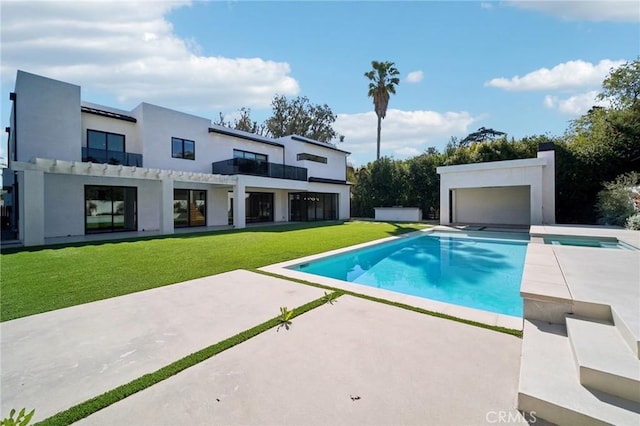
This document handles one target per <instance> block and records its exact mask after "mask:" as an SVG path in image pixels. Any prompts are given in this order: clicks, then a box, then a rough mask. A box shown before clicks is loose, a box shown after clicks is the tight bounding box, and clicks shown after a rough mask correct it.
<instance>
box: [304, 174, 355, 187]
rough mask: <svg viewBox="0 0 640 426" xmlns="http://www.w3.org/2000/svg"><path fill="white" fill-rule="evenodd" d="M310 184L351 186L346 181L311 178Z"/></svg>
mask: <svg viewBox="0 0 640 426" xmlns="http://www.w3.org/2000/svg"><path fill="white" fill-rule="evenodd" d="M308 180H309V182H316V183H331V184H334V185H349V183H348V182H347V181H346V180H338V179H327V178H319V177H313V176H311V177H309V179H308Z"/></svg>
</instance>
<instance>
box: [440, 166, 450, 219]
mask: <svg viewBox="0 0 640 426" xmlns="http://www.w3.org/2000/svg"><path fill="white" fill-rule="evenodd" d="M446 183H447V182H446V177H445V176H444V175H442V174H441V175H440V225H449V196H450V195H451V194H450V192H451V191H450V189H449V186H448V185H447V184H446Z"/></svg>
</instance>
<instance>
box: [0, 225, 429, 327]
mask: <svg viewBox="0 0 640 426" xmlns="http://www.w3.org/2000/svg"><path fill="white" fill-rule="evenodd" d="M420 228H422V226H421V225H419V224H416V225H407V224H402V225H399V224H390V223H377V222H346V223H331V224H326V223H323V224H317V223H316V224H293V225H281V226H273V227H264V228H249V229H244V230H237V231H225V232H216V233H210V234H199V235H180V236H171V237H157V238H147V239H140V240H129V241H119V242H102V243H93V244H86V245H68V246H57V247H45V248H41V249H37V250H33V249H29V250H27V249H24V250H17V251H11V252H6V253H3V254H2V256H0V263H1V268H2V270H1V273H2V280H1V286H0V297H1V303H0V321H7V320H11V319H15V318H20V317H23V316H27V315H33V314H37V313H40V312H46V311H51V310H54V309H60V308H64V307H68V306H73V305H78V304H81V303H87V302H92V301H95V300H100V299H106V298H108V297H114V296H120V295H123V294H128V293H133V292H136V291H141V290H146V289H150V288H154V287H160V286H163V285H167V284H173V283H177V282H180V281H185V280H189V279H193V278H199V277H204V276H207V275H212V274H218V273H221V272H226V271H231V270H234V269H248V270H252V269H256V268H259V267H262V266H265V265H269V264H272V263H277V262H282V261H285V260H290V259H295V258H297V257H302V256H307V255H310V254H315V253H321V252H324V251H327V250H332V249H336V248H340V247H346V246H349V245H353V244H358V243H362V242H366V241H371V240H375V239H379V238H384V237H388V236H391V235H399V234H402V233H406V232H411V231H415V230H417V229H420Z"/></svg>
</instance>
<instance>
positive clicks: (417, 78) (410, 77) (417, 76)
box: [405, 71, 424, 83]
mask: <svg viewBox="0 0 640 426" xmlns="http://www.w3.org/2000/svg"><path fill="white" fill-rule="evenodd" d="M423 78H424V73H423V72H422V71H411V72H410V73H409V74H407V78H406V80H405V81H406V82H407V83H419V82H421V81H422V79H423Z"/></svg>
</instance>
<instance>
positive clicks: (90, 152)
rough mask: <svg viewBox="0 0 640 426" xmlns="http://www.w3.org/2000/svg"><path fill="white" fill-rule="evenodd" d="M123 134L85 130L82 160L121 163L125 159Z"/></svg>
mask: <svg viewBox="0 0 640 426" xmlns="http://www.w3.org/2000/svg"><path fill="white" fill-rule="evenodd" d="M124 139H125V138H124V135H120V134H117V133H109V132H102V131H99V130H90V129H88V130H87V150H86V154H85V153H84V151H83V157H85V158H83V160H82V161H88V162H92V163H109V164H123V163H125V161H126V155H125V140H124Z"/></svg>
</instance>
